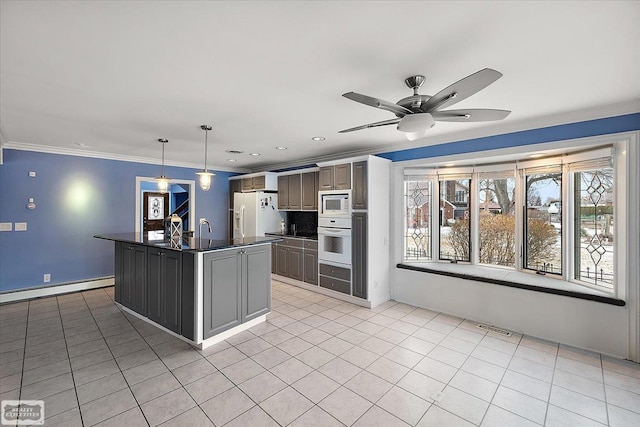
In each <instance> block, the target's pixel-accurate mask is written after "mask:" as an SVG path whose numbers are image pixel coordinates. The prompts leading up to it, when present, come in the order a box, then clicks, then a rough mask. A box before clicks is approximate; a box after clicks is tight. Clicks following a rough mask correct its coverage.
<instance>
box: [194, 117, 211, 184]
mask: <svg viewBox="0 0 640 427" xmlns="http://www.w3.org/2000/svg"><path fill="white" fill-rule="evenodd" d="M200 129H202V130H203V131H204V169H202V170H201V171H200V172H196V175H198V181H199V184H200V188H201V189H202V191H209V189H210V188H211V177H212V176H215V173H213V172H209V171H208V170H207V146H208V142H209V141H208V135H209V131H210V130H211V129H213V128H212V127H211V126H209V125H201V126H200Z"/></svg>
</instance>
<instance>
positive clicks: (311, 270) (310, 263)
mask: <svg viewBox="0 0 640 427" xmlns="http://www.w3.org/2000/svg"><path fill="white" fill-rule="evenodd" d="M303 257H304V281H305V282H306V283H310V284H312V285H317V284H318V251H311V250H306V249H305V250H304V254H303Z"/></svg>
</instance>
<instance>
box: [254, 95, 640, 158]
mask: <svg viewBox="0 0 640 427" xmlns="http://www.w3.org/2000/svg"><path fill="white" fill-rule="evenodd" d="M638 112H640V100H639V99H635V100H633V101H628V102H620V103H616V104H610V105H605V106H600V107H593V108H586V109H582V110H577V111H570V112H566V113H558V114H549V115H545V116H539V117H534V118H531V119H526V120H514V121H506V122H499V123H496V124H495V125H492V126H485V127H482V128H476V129H469V130H466V131H460V132H455V133H447V134H442V135H434V136H432V137H429V136H427V137H425V138H421V139H418V140H416V141H407V142H403V143H397V142H396V143H393V144H385V145H379V146H376V147H371V148H364V149H359V150H353V151H344V152H340V153H336V154H330V155H327V156H321V157H313V158H311V157H310V158H305V159H301V160H296V161H295V162H288V163H276V164H269V165H261V166H260V167H258V168H252V171H258V170H278V169H286V168H291V167H296V166H304V165H308V164H310V163H318V162H323V161H332V160H340V159H343V158H346V157H355V156H361V155H367V154H370V155H375V154H382V153H388V152H393V151H401V150H407V149H411V148H419V147H428V146H431V145H439V144H447V143H451V142H457V141H464V140H468V139H475V138H483V137H488V136H494V135H503V134H508V133H514V132H520V131H526V130H532V129H540V128H545V127H551V126H558V125H564V124H570V123H577V122H584V121H589V120H597V119H604V118H608V117H615V116H623V115H626V114H633V113H638Z"/></svg>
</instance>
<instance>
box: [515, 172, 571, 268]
mask: <svg viewBox="0 0 640 427" xmlns="http://www.w3.org/2000/svg"><path fill="white" fill-rule="evenodd" d="M525 181H526V190H525V191H526V194H525V197H526V210H525V236H524V242H525V245H524V251H525V257H524V268H526V269H529V270H535V271H537V272H538V273H540V274H546V273H551V274H562V204H561V200H562V168H561V167H560V166H557V167H551V168H545V169H544V170H539V171H531V170H525Z"/></svg>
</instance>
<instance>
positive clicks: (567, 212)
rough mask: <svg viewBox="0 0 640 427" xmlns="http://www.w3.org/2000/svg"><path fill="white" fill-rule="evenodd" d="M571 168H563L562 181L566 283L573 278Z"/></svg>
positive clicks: (563, 260)
mask: <svg viewBox="0 0 640 427" xmlns="http://www.w3.org/2000/svg"><path fill="white" fill-rule="evenodd" d="M569 180H570V179H569V166H568V165H566V164H565V165H563V166H562V181H561V185H562V187H561V192H560V195H561V204H562V221H561V224H562V260H561V262H560V265H561V266H562V278H563V280H566V281H571V278H572V276H573V255H574V252H575V251H574V249H573V238H572V232H573V213H574V206H573V197H571V195H570V193H569V191H570V190H571V188H573V185H571V184H570V183H569V182H568V181H569Z"/></svg>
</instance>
